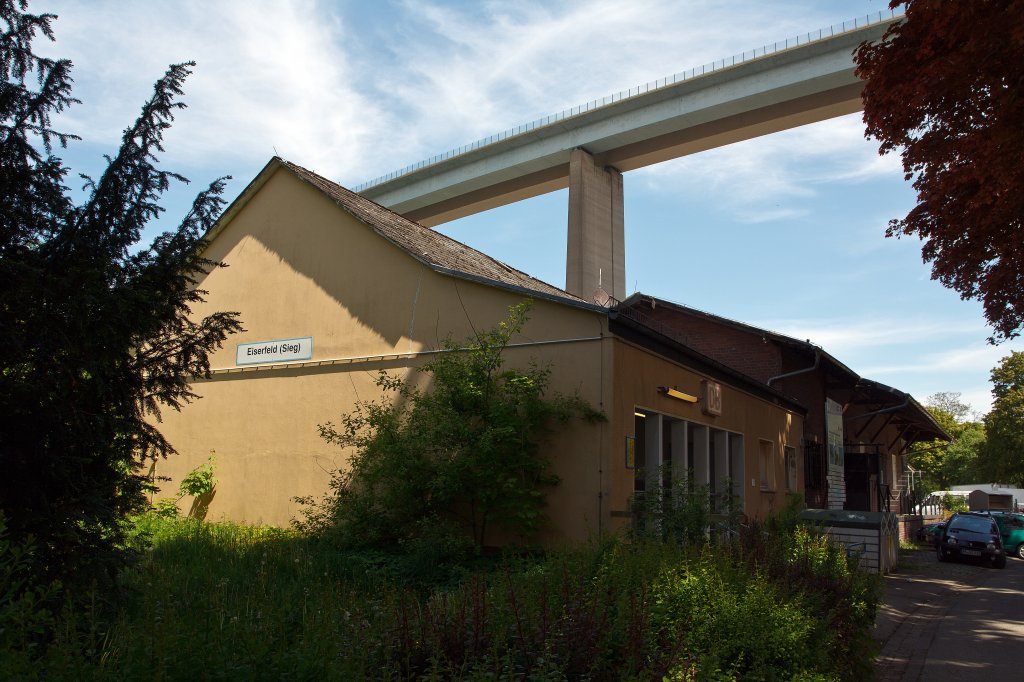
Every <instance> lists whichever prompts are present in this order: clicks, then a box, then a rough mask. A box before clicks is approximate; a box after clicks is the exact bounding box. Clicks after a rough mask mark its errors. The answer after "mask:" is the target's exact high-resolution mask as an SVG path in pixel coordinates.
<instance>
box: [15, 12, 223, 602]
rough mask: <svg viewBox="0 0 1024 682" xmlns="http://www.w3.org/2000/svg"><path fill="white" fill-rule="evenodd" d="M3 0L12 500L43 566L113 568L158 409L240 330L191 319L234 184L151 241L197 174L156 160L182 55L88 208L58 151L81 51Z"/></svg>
mask: <svg viewBox="0 0 1024 682" xmlns="http://www.w3.org/2000/svg"><path fill="white" fill-rule="evenodd" d="M26 8H27V5H26V3H25V2H24V0H21V1H18V0H0V23H2V24H3V26H2V27H0V28H2V34H0V71H2V74H3V79H2V81H0V207H2V210H0V292H2V295H0V338H3V340H4V352H3V354H2V356H0V472H2V473H0V512H2V513H3V515H4V516H5V517H6V522H7V530H8V533H9V535H10V538H11V541H12V542H14V543H16V544H19V545H23V546H29V545H28V544H27V543H28V542H29V538H32V540H31V546H32V547H33V551H32V554H31V556H30V557H29V559H30V561H31V563H32V573H33V575H34V576H36V577H37V578H39V579H41V580H45V581H49V580H52V579H55V578H59V579H61V580H62V581H63V582H64V584H65V585H66V586H69V587H70V586H72V585H73V584H74V583H76V582H82V581H92V580H95V579H97V578H104V577H110V576H111V575H113V573H114V572H116V570H117V568H118V567H119V566H120V565H122V563H123V560H124V559H125V558H126V556H127V555H126V553H125V552H124V551H123V550H122V549H120V548H121V547H122V545H123V540H124V537H125V535H124V529H123V526H122V520H123V518H124V516H125V515H126V514H128V513H130V512H133V511H138V510H141V509H144V508H145V507H146V506H147V504H146V498H145V496H144V494H143V490H144V484H145V480H144V478H143V477H142V476H140V475H139V467H140V464H141V463H142V462H144V461H146V460H148V459H152V458H156V457H161V456H166V455H169V454H171V453H172V452H173V448H172V447H171V445H170V444H169V443H168V442H167V441H166V440H165V439H164V438H163V436H162V435H161V434H160V432H159V431H157V429H156V428H155V427H154V425H153V420H155V419H158V418H159V414H160V408H161V406H169V407H171V408H174V409H177V408H178V407H180V406H181V404H182V403H184V402H187V401H189V400H190V399H192V398H193V397H194V395H193V394H192V392H191V391H190V390H189V384H188V382H189V381H190V380H191V378H192V377H194V376H196V375H203V374H205V373H206V372H207V371H208V369H209V364H208V360H207V357H208V353H209V352H211V351H212V350H213V349H216V348H217V347H219V346H220V345H221V343H222V342H223V341H224V339H225V337H226V335H227V334H229V333H231V332H233V331H236V330H238V329H239V323H238V321H237V319H236V317H235V315H234V314H232V313H217V314H214V315H211V316H209V317H207V318H205V319H202V320H193V319H191V318H190V317H189V311H190V306H192V305H193V304H196V303H198V302H200V301H201V300H202V295H203V294H204V292H202V291H200V290H197V289H196V288H195V286H194V284H195V279H196V277H197V276H198V275H199V274H200V273H202V272H204V271H206V270H207V269H209V268H210V267H213V266H214V265H215V263H212V262H211V261H208V260H206V259H204V258H203V257H202V256H201V255H200V252H201V247H202V244H203V242H202V239H201V236H202V235H203V234H204V233H205V232H206V230H207V229H208V228H209V227H210V226H211V225H212V223H213V221H214V219H215V216H216V215H217V213H218V212H219V210H220V208H221V206H222V205H223V201H222V200H221V199H220V193H221V191H222V189H223V182H222V181H221V180H218V181H216V182H214V183H213V184H212V185H211V186H210V187H209V188H207V189H206V190H205V191H202V192H200V193H199V195H198V196H197V197H196V199H195V201H194V203H193V205H192V208H191V210H190V211H189V212H188V214H187V215H186V216H185V218H184V220H183V221H182V222H181V225H180V226H179V227H178V229H176V230H175V231H173V232H168V233H165V234H162V235H160V236H159V237H157V238H156V239H155V240H154V241H153V243H152V244H151V245H150V246H149V247H145V248H139V247H138V242H139V240H140V238H141V234H142V231H143V229H144V228H145V227H146V225H147V223H148V222H149V221H150V220H152V219H154V218H156V217H157V216H158V215H159V214H160V212H161V210H162V209H161V208H160V207H159V206H158V204H157V201H158V199H159V197H160V195H161V194H162V193H163V192H164V191H165V190H166V189H167V188H168V187H169V185H170V184H171V183H172V182H173V181H176V180H184V178H182V177H180V176H178V175H176V174H174V173H171V172H168V171H164V170H160V169H158V167H157V166H156V162H157V159H156V157H155V154H157V153H158V152H160V151H162V147H161V141H162V138H163V135H164V132H165V131H166V130H167V128H168V127H169V126H170V125H171V120H172V119H173V114H174V112H175V110H176V109H179V108H181V107H182V106H184V105H182V104H181V103H179V102H178V101H176V100H177V99H178V97H179V96H180V95H181V86H182V83H183V81H184V80H185V78H186V76H187V75H188V74H189V68H188V67H189V66H190V64H178V65H175V66H172V67H170V69H169V70H168V71H167V73H166V74H165V75H164V77H163V78H161V79H160V80H159V81H157V83H156V86H155V88H154V92H153V96H152V98H151V99H150V100H149V101H148V102H146V103H145V105H144V106H143V108H142V113H141V115H140V116H139V118H138V120H136V121H135V123H134V124H132V125H131V126H130V127H129V128H128V129H127V130H125V132H124V136H123V138H122V142H121V147H120V149H119V150H118V151H117V153H116V154H115V155H114V156H112V157H107V161H108V164H107V168H106V170H105V171H104V172H103V173H102V175H101V176H100V177H99V178H98V179H97V180H93V179H90V178H85V199H84V201H83V202H82V203H81V204H76V203H74V201H73V200H72V198H71V197H70V196H69V191H68V188H67V187H66V186H65V178H66V176H67V174H68V172H69V171H68V168H67V167H66V166H65V165H64V163H63V162H62V160H61V159H60V158H58V157H56V156H54V154H53V149H54V145H55V144H57V145H60V146H62V147H63V146H66V144H67V143H68V142H70V141H72V140H74V139H76V138H75V136H73V135H69V134H65V133H61V132H58V131H56V130H54V129H53V128H52V127H51V117H52V116H53V115H55V114H57V113H58V112H61V111H63V110H64V109H66V108H67V107H68V106H70V105H72V104H73V103H75V102H76V100H75V99H74V98H72V96H71V87H72V79H71V63H70V62H69V61H67V60H51V59H47V58H43V57H39V56H38V55H36V54H34V53H33V51H32V41H33V39H34V38H35V36H36V34H37V33H41V34H42V35H44V36H46V37H48V38H50V39H51V40H52V39H53V33H52V30H51V21H52V20H53V19H54V18H55V17H53V16H52V15H47V14H41V15H33V14H29V13H28V12H27V9H26Z"/></svg>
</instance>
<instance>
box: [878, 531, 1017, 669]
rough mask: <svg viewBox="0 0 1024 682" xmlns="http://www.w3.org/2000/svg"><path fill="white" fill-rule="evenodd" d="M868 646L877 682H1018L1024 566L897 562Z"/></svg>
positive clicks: (928, 557)
mask: <svg viewBox="0 0 1024 682" xmlns="http://www.w3.org/2000/svg"><path fill="white" fill-rule="evenodd" d="M875 638H876V639H877V640H878V641H879V643H880V644H881V652H880V654H879V656H878V664H877V667H876V670H877V673H878V679H879V680H881V681H882V682H897V681H899V682H918V681H919V680H921V681H927V682H943V681H945V680H956V681H957V682H962V681H963V680H1024V560H1021V559H1010V560H1009V561H1008V562H1007V565H1006V568H1005V569H1003V570H999V569H994V568H988V567H986V566H983V565H979V564H968V563H963V564H961V563H941V564H940V563H939V562H938V561H936V559H935V554H934V553H933V552H928V551H921V552H915V553H911V555H909V556H908V555H907V554H903V555H902V556H901V565H900V570H899V571H898V572H896V573H894V574H891V575H889V576H887V577H886V579H885V593H884V596H883V600H882V608H881V609H880V612H879V616H878V620H877V623H876V633H875Z"/></svg>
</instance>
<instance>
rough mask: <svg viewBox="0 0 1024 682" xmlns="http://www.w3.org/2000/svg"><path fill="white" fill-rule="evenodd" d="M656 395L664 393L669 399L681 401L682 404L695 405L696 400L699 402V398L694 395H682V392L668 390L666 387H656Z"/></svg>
mask: <svg viewBox="0 0 1024 682" xmlns="http://www.w3.org/2000/svg"><path fill="white" fill-rule="evenodd" d="M658 393H664V394H665V395H667V396H668V397H669V398H675V399H676V400H682V401H683V402H684V403H695V402H697V401H698V400H700V398H698V397H697V396H695V395H690V394H689V393H683V392H682V391H680V390H678V389H675V388H669V387H668V386H658Z"/></svg>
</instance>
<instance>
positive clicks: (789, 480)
mask: <svg viewBox="0 0 1024 682" xmlns="http://www.w3.org/2000/svg"><path fill="white" fill-rule="evenodd" d="M783 452H785V457H786V490H787V491H788V492H791V493H794V492H796V448H791V447H789V446H786V448H785V450H784V451H783Z"/></svg>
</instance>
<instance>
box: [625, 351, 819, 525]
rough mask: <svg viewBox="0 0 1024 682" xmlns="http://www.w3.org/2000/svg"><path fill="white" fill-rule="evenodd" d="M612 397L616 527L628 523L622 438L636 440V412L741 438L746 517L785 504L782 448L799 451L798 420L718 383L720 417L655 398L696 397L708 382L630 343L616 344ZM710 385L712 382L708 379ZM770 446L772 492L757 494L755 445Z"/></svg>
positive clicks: (628, 483) (629, 489) (629, 478)
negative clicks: (674, 392) (667, 389)
mask: <svg viewBox="0 0 1024 682" xmlns="http://www.w3.org/2000/svg"><path fill="white" fill-rule="evenodd" d="M614 354H615V357H614V367H615V370H614V373H615V395H614V401H613V407H612V415H613V419H612V424H613V428H612V446H611V447H612V449H613V451H614V454H613V456H612V468H611V472H612V489H611V495H610V506H611V508H612V509H613V510H614V511H613V514H614V518H615V522H616V523H617V524H618V525H620V526H621V525H624V524H626V523H628V511H629V500H630V497H631V495H632V494H633V486H634V476H635V472H634V471H633V470H631V469H627V468H626V465H625V441H626V436H635V435H636V434H635V433H634V423H635V420H634V417H633V414H634V410H635V409H636V408H642V409H645V410H650V411H652V412H657V413H660V414H663V415H668V416H670V417H675V418H678V419H684V420H687V421H691V422H696V423H699V424H705V425H708V426H712V427H715V428H718V429H723V430H726V431H731V432H734V433H740V434H743V436H744V438H743V446H744V464H743V467H744V474H745V475H744V479H745V480H744V485H743V495H742V498H743V499H742V503H743V510H744V513H745V514H746V515H747V516H748V517H751V518H763V517H764V516H766V515H767V514H768V513H770V512H771V511H773V510H778V509H780V508H781V507H782V506H783V505H785V503H786V491H785V471H784V470H783V458H784V449H783V448H784V447H785V446H787V445H788V446H790V447H795V448H797V452H798V453H801V454H802V450H801V449H800V437H801V435H802V433H803V421H802V416H801V415H800V414H799V413H797V412H793V411H789V410H786V409H784V408H783V407H780V406H778V405H775V404H773V403H771V402H768V401H767V400H764V399H762V398H759V397H756V396H753V395H751V394H749V393H747V392H745V391H742V390H740V389H737V388H735V387H733V386H729V385H727V384H726V383H725V382H724V381H722V380H720V379H718V380H717V381H718V382H719V383H720V384H721V387H722V414H721V415H720V416H711V415H707V414H704V413H703V412H702V410H701V407H700V404H699V403H686V402H682V401H680V400H676V399H674V398H670V397H668V396H665V395H664V394H661V393H659V392H658V387H659V386H671V387H675V388H678V389H679V390H680V391H683V392H685V393H688V394H691V395H695V396H699V395H700V391H701V381H702V380H704V379H708V378H711V377H706V376H704V375H702V374H700V373H698V372H695V371H693V370H691V369H688V368H686V367H684V366H682V365H680V364H678V363H676V362H673V361H672V360H669V359H667V358H664V357H662V356H659V355H657V354H655V353H653V352H651V351H649V350H646V349H644V348H640V347H638V346H636V345H634V344H632V343H630V342H628V341H625V340H619V339H617V340H616V341H615V351H614ZM711 379H712V380H714V379H713V378H711ZM761 439H764V440H768V441H770V442H772V443H773V444H774V446H775V447H774V452H775V462H774V466H775V475H774V480H775V482H776V485H775V488H774V490H772V491H769V492H764V491H762V490H761V486H760V480H759V463H758V456H759V444H758V443H759V440H761ZM802 459H803V458H802V456H799V457H797V463H798V469H797V492H802V490H803V462H802Z"/></svg>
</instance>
